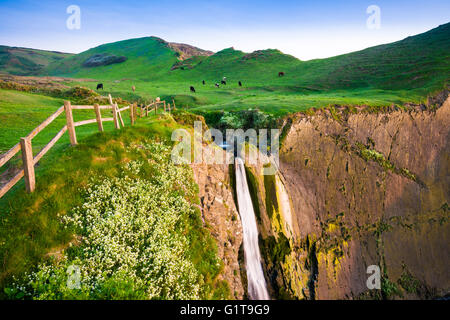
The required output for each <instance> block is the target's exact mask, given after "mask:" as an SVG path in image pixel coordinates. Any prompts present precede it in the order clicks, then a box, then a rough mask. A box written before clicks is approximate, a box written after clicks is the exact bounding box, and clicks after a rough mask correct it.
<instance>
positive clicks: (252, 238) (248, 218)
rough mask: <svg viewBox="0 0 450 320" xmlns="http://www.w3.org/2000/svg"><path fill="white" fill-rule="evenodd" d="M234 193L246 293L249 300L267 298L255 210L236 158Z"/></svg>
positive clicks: (241, 168)
mask: <svg viewBox="0 0 450 320" xmlns="http://www.w3.org/2000/svg"><path fill="white" fill-rule="evenodd" d="M235 166H236V194H237V201H238V206H239V213H240V215H241V220H242V229H243V231H244V254H245V266H246V268H247V281H248V295H249V297H250V299H251V300H269V294H268V292H267V285H266V279H264V273H263V269H262V266H261V255H260V253H259V247H258V229H257V228H256V220H255V212H254V211H253V205H252V199H251V198H250V192H249V190H248V185H247V178H246V176H245V167H244V162H243V161H242V159H241V158H236V160H235Z"/></svg>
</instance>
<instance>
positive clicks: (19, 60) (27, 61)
mask: <svg viewBox="0 0 450 320" xmlns="http://www.w3.org/2000/svg"><path fill="white" fill-rule="evenodd" d="M71 56H72V54H71V53H61V52H55V51H44V50H37V49H27V48H18V47H7V46H0V72H2V73H9V74H14V75H21V76H25V75H38V74H40V73H42V70H43V69H44V68H45V67H47V66H48V65H49V64H51V63H52V62H56V61H60V60H62V59H64V58H68V57H71Z"/></svg>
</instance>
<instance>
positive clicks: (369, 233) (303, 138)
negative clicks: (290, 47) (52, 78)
mask: <svg viewBox="0 0 450 320" xmlns="http://www.w3.org/2000/svg"><path fill="white" fill-rule="evenodd" d="M291 120H292V125H291V126H290V129H289V131H288V132H287V135H286V137H285V139H284V141H283V146H282V148H281V150H280V171H279V173H278V175H277V176H275V177H270V176H266V177H264V176H262V168H261V167H251V168H249V175H250V180H251V181H252V184H253V187H252V188H253V189H254V203H255V204H256V205H257V206H258V207H259V211H260V212H259V213H258V215H259V222H260V223H259V225H260V232H261V243H260V247H261V251H262V252H263V256H264V257H265V260H266V263H265V268H266V274H268V275H269V276H268V278H269V279H268V280H269V281H270V282H271V284H272V288H271V289H272V292H271V293H272V295H273V296H275V297H281V298H287V297H294V298H307V299H346V298H403V299H407V298H433V297H437V296H443V295H445V294H447V293H448V292H449V288H450V274H449V271H448V266H449V264H450V254H449V246H448V244H449V243H450V241H449V240H450V229H449V222H448V217H449V207H448V204H449V203H450V145H449V143H450V142H449V136H450V132H449V124H450V98H447V100H446V101H445V103H443V104H442V106H441V107H440V108H437V109H434V110H432V111H431V110H429V109H428V110H421V108H419V107H416V108H411V107H410V108H408V109H407V111H405V110H395V111H392V110H391V111H385V112H380V113H370V112H368V111H367V110H365V111H359V112H356V111H355V112H351V110H348V109H346V110H341V111H339V110H335V109H331V110H327V111H319V112H317V113H316V114H314V115H311V116H307V115H297V116H295V117H294V118H291ZM370 265H377V266H379V267H380V269H381V276H382V281H381V282H382V283H381V287H382V288H381V290H369V289H368V288H367V286H366V281H367V279H368V277H369V276H370V274H367V273H366V270H367V267H368V266H370Z"/></svg>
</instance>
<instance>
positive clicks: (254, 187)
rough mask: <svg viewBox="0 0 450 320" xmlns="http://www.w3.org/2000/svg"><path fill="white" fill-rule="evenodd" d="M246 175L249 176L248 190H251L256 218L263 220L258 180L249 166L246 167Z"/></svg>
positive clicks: (259, 220)
mask: <svg viewBox="0 0 450 320" xmlns="http://www.w3.org/2000/svg"><path fill="white" fill-rule="evenodd" d="M245 175H246V177H247V184H248V190H249V192H250V197H251V198H252V205H253V209H254V211H255V215H256V219H258V222H261V211H260V209H259V201H258V181H257V180H256V177H255V176H254V175H253V173H252V171H251V170H250V169H249V168H248V167H245Z"/></svg>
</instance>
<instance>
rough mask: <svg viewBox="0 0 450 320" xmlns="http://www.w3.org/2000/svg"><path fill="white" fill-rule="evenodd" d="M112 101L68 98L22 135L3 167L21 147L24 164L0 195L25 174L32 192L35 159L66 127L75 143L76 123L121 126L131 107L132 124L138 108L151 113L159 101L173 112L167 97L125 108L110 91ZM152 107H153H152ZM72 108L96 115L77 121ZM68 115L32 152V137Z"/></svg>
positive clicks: (3, 158)
mask: <svg viewBox="0 0 450 320" xmlns="http://www.w3.org/2000/svg"><path fill="white" fill-rule="evenodd" d="M172 102H173V107H175V102H174V101H173V100H172ZM109 103H110V104H109V105H103V106H101V105H98V104H94V105H93V106H90V105H71V103H70V101H65V102H64V105H63V106H61V107H60V108H59V109H58V110H56V112H55V113H53V114H52V115H51V116H50V117H48V118H47V119H46V120H45V121H44V122H42V123H41V124H40V125H39V126H37V127H36V128H35V129H34V130H33V131H31V133H30V134H28V135H27V136H26V137H24V138H20V142H19V143H17V144H16V145H15V146H14V147H12V148H11V149H10V150H9V151H7V152H6V153H4V154H3V155H0V168H1V167H2V166H3V165H4V164H5V163H7V162H8V161H9V160H10V159H11V158H12V157H14V156H15V155H16V154H17V153H18V152H19V151H22V162H23V168H22V169H20V171H19V172H17V173H16V174H15V175H14V177H12V178H11V179H10V180H9V181H8V182H6V184H4V185H3V186H0V198H1V197H3V196H4V195H5V194H6V193H7V192H8V191H9V190H10V189H11V188H12V187H13V186H14V185H16V183H17V182H19V181H20V179H21V178H22V177H24V178H25V187H26V190H27V191H28V192H33V191H34V189H35V186H36V177H35V174H34V166H35V165H36V163H38V162H39V160H41V158H42V157H43V156H44V155H45V154H46V153H47V152H48V151H49V150H50V149H51V148H52V147H53V146H54V145H55V144H56V142H58V140H59V139H60V138H61V137H62V136H63V134H64V133H65V132H66V131H67V132H68V134H69V139H70V143H71V144H72V145H76V144H77V143H78V142H77V134H76V129H75V128H76V127H79V126H83V125H86V124H91V123H97V125H98V130H99V131H103V122H105V121H113V122H114V127H115V128H116V129H120V127H121V126H122V127H124V126H125V124H124V121H123V117H122V112H124V111H126V110H129V112H130V120H131V125H133V124H134V123H135V121H136V118H137V110H139V116H140V117H143V116H144V115H145V116H148V115H149V112H151V111H153V110H155V114H156V111H157V109H158V106H159V105H163V106H164V112H166V110H167V109H168V111H169V112H170V104H168V107H166V102H165V101H159V99H158V100H155V101H153V102H152V103H150V104H149V105H147V106H144V107H140V108H138V107H137V105H136V104H132V105H129V106H126V107H123V108H120V109H119V107H118V106H117V103H114V102H113V100H112V98H111V95H109ZM151 107H153V108H152V109H150V108H151ZM103 109H110V110H112V115H113V117H112V118H102V115H101V110H103ZM73 110H94V112H95V119H89V120H83V121H78V122H74V121H73ZM63 112H64V113H65V115H66V125H64V127H62V129H61V130H60V131H59V132H58V133H57V134H56V136H55V137H54V138H53V139H51V140H50V142H49V143H48V144H47V145H46V146H45V147H44V148H42V150H41V151H39V152H38V154H37V155H36V156H33V149H32V140H33V138H34V137H35V136H36V135H37V134H38V133H39V132H41V131H42V130H44V129H45V128H46V127H47V126H48V125H49V124H50V123H52V122H53V121H54V120H55V119H57V118H58V117H59V116H60V115H61V114H62V113H63Z"/></svg>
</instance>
